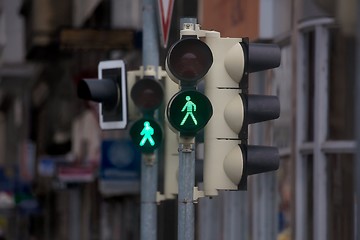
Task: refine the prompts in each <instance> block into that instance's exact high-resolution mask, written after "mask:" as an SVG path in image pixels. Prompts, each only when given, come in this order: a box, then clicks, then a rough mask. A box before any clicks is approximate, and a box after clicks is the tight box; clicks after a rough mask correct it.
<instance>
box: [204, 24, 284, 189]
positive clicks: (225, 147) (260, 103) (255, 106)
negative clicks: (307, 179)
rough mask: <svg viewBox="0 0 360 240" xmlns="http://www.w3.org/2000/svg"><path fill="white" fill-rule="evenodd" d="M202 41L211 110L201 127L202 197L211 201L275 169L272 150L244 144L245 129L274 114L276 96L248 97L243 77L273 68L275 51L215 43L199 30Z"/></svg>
mask: <svg viewBox="0 0 360 240" xmlns="http://www.w3.org/2000/svg"><path fill="white" fill-rule="evenodd" d="M202 34H203V33H202ZM203 41H204V43H206V44H207V46H208V47H209V48H210V49H211V52H212V55H213V60H214V61H213V64H212V66H211V68H210V69H209V71H208V73H207V74H206V76H205V78H204V79H205V94H206V96H207V97H208V98H209V100H210V102H211V104H212V106H213V109H214V114H213V116H212V118H211V119H210V121H209V122H208V124H207V126H206V127H205V136H204V138H205V140H204V142H205V153H204V193H205V195H207V196H214V195H217V194H218V190H239V189H240V190H244V189H246V187H247V176H248V175H251V174H257V173H262V172H267V171H272V170H276V169H277V168H278V167H279V154H278V149H277V148H276V147H268V146H251V145H248V125H249V124H252V123H257V122H262V121H267V120H272V119H276V118H278V117H279V114H280V104H279V100H278V98H277V97H276V96H263V95H251V94H249V93H248V75H249V73H251V72H257V71H262V70H266V69H271V68H275V67H278V66H279V65H280V49H279V47H278V46H276V45H273V44H258V43H249V42H248V39H247V38H221V37H220V33H219V32H215V31H205V34H204V38H203Z"/></svg>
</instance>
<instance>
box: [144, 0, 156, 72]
mask: <svg viewBox="0 0 360 240" xmlns="http://www.w3.org/2000/svg"><path fill="white" fill-rule="evenodd" d="M142 47H143V52H142V57H143V61H142V63H143V66H144V68H146V67H147V66H154V67H155V69H157V67H158V66H159V40H158V28H157V22H156V1H155V0H143V38H142Z"/></svg>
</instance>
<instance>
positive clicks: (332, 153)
mask: <svg viewBox="0 0 360 240" xmlns="http://www.w3.org/2000/svg"><path fill="white" fill-rule="evenodd" d="M349 42H350V43H351V40H350V39H346V40H344V37H343V36H341V33H340V32H339V31H337V29H336V28H334V24H333V20H332V19H330V18H321V19H312V20H309V21H306V22H302V23H301V24H300V25H299V35H298V43H297V44H298V45H297V85H296V95H297V96H296V100H297V106H296V159H295V174H296V176H295V188H296V190H295V191H296V192H295V198H296V200H295V228H296V230H295V238H296V239H317V240H319V239H352V238H353V232H354V229H353V226H354V222H353V219H354V217H353V215H354V198H353V192H354V191H353V189H354V188H353V185H352V184H349V183H350V182H351V183H352V181H353V180H352V174H351V169H352V168H353V161H352V158H353V152H354V150H355V149H354V146H355V143H354V142H353V141H351V139H353V134H352V131H351V129H353V121H352V119H353V116H352V113H351V112H352V109H353V106H352V104H351V102H352V99H353V96H352V94H351V91H352V90H351V89H352V88H353V85H354V74H353V73H351V72H349V69H351V64H353V62H354V61H353V60H354V54H353V52H354V48H353V46H354V45H353V44H352V45H351V44H347V43H349ZM345 45H346V46H345ZM352 69H354V68H352ZM349 109H351V111H349ZM350 119H351V120H350ZM341 186H342V187H341ZM345 219H346V224H344V223H340V222H339V221H340V220H344V221H345ZM345 236H346V237H345Z"/></svg>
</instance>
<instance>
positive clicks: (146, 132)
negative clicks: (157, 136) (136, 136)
mask: <svg viewBox="0 0 360 240" xmlns="http://www.w3.org/2000/svg"><path fill="white" fill-rule="evenodd" d="M140 135H141V136H144V137H143V138H142V139H141V141H140V143H139V145H140V146H141V147H142V146H144V144H145V143H146V141H149V143H150V145H151V146H154V145H155V141H154V139H153V138H152V135H154V128H152V127H151V126H150V123H149V122H148V121H146V122H144V128H143V130H142V131H141V132H140Z"/></svg>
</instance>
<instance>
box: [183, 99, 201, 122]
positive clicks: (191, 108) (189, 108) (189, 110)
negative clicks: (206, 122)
mask: <svg viewBox="0 0 360 240" xmlns="http://www.w3.org/2000/svg"><path fill="white" fill-rule="evenodd" d="M185 99H186V103H185V105H184V107H183V108H182V109H181V111H182V112H184V111H185V110H186V114H185V117H184V118H183V120H182V121H181V123H180V126H182V125H184V123H185V121H186V119H187V118H188V117H189V116H191V119H192V120H193V122H194V124H195V125H197V121H196V118H195V116H194V114H193V112H196V104H195V103H193V102H192V101H191V100H190V99H191V98H190V96H186V98H185Z"/></svg>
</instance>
